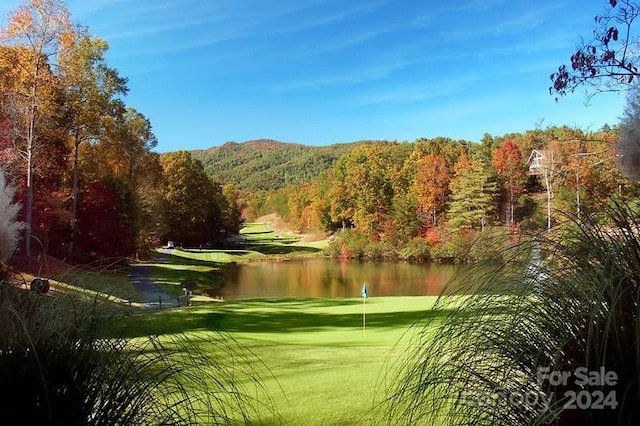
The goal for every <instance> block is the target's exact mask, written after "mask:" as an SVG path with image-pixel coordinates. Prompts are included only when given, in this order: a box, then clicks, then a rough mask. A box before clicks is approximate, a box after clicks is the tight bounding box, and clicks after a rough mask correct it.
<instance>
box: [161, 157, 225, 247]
mask: <svg viewBox="0 0 640 426" xmlns="http://www.w3.org/2000/svg"><path fill="white" fill-rule="evenodd" d="M160 163H161V164H162V168H163V171H164V180H165V185H164V198H165V200H166V205H167V211H168V218H169V231H168V233H167V235H166V237H167V238H168V239H171V240H173V241H176V242H179V243H182V244H186V245H199V244H204V243H206V242H210V241H213V240H215V239H217V238H219V237H220V236H221V234H223V233H224V232H225V231H226V230H227V229H228V228H229V224H227V223H224V218H225V216H228V214H227V210H226V209H227V208H228V204H227V203H226V200H225V199H224V196H223V194H222V188H221V186H220V185H219V184H217V183H215V182H213V181H212V180H211V179H210V178H209V177H208V176H207V174H206V173H205V171H204V167H203V166H202V163H201V162H200V161H198V160H195V159H194V158H193V157H192V156H191V154H190V153H189V152H187V151H178V152H172V153H168V154H165V155H163V156H162V157H161V158H160Z"/></svg>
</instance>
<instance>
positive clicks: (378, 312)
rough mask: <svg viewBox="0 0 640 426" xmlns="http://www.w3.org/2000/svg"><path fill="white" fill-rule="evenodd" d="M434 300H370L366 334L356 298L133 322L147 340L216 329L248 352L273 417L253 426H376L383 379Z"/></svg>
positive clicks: (260, 303)
mask: <svg viewBox="0 0 640 426" xmlns="http://www.w3.org/2000/svg"><path fill="white" fill-rule="evenodd" d="M435 299H436V298H435V297H382V298H369V299H367V302H366V329H364V328H363V312H364V309H365V306H364V304H363V299H361V298H350V299H292V298H285V299H250V300H243V301H237V302H225V303H207V304H202V305H196V306H193V307H191V308H188V309H183V310H167V311H160V312H155V313H149V314H145V315H144V316H142V317H138V318H137V319H136V323H137V327H140V328H141V329H142V328H144V329H145V330H147V332H149V333H150V334H170V333H175V332H185V333H187V335H188V334H189V333H190V332H193V333H202V332H207V330H214V329H215V330H222V331H225V332H228V333H230V335H231V336H232V337H233V338H235V339H236V340H237V341H238V342H239V343H240V344H241V345H242V346H243V347H244V348H245V349H246V350H249V351H251V352H253V353H254V354H255V355H256V356H257V357H258V358H259V360H260V362H262V363H263V364H264V365H263V366H261V367H260V368H261V369H262V370H263V371H265V373H266V374H263V375H262V377H261V378H262V380H263V381H264V384H265V386H266V387H267V389H268V391H269V392H270V394H271V397H272V398H273V403H274V405H275V410H276V412H277V414H276V415H274V413H272V412H270V411H268V410H266V409H265V410H264V412H262V413H261V415H260V417H259V418H258V419H256V420H257V423H258V424H287V425H327V424H335V425H338V424H341V425H345V424H347V425H351V424H362V425H365V424H377V423H379V416H380V413H379V412H377V411H376V410H375V408H376V403H379V402H380V400H381V398H382V397H384V395H385V391H386V389H385V387H384V386H385V375H386V374H387V373H389V372H390V370H391V369H392V368H393V367H394V366H395V365H394V362H393V361H394V360H395V359H398V357H399V356H401V355H402V354H405V353H406V352H407V345H408V344H409V340H410V336H411V333H412V329H411V325H412V324H413V323H414V322H415V321H418V320H420V319H421V318H423V317H424V316H425V315H426V314H428V312H429V311H430V308H431V306H432V305H433V303H434V302H435ZM254 362H255V361H254ZM386 379H388V378H386Z"/></svg>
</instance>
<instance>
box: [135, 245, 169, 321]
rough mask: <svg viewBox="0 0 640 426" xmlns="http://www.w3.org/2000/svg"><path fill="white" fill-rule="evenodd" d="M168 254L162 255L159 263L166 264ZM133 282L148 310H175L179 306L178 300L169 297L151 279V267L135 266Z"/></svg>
mask: <svg viewBox="0 0 640 426" xmlns="http://www.w3.org/2000/svg"><path fill="white" fill-rule="evenodd" d="M167 257H168V256H167V254H165V253H163V254H161V255H160V259H159V261H158V263H164V262H165V261H166V259H167ZM131 282H132V283H133V285H134V286H135V287H136V289H137V290H138V291H139V292H140V293H142V295H143V297H144V307H145V308H148V309H154V308H155V309H157V308H174V307H176V306H178V299H177V298H175V297H173V296H169V295H168V294H167V293H165V292H164V291H163V290H162V289H161V288H160V287H158V286H157V285H156V284H155V283H154V282H153V280H152V279H151V267H150V266H148V265H134V266H133V268H132V269H131Z"/></svg>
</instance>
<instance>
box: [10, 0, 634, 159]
mask: <svg viewBox="0 0 640 426" xmlns="http://www.w3.org/2000/svg"><path fill="white" fill-rule="evenodd" d="M607 4H608V1H605V0H602V1H598V0H596V1H585V0H567V1H562V0H539V1H538V0H525V1H520V0H452V1H440V0H439V1H432V0H366V1H365V0H362V1H357V0H224V1H223V0H68V1H67V5H68V7H69V9H70V11H71V14H72V17H73V19H74V20H76V21H79V22H80V23H81V24H84V25H87V26H89V27H90V30H91V33H92V34H93V35H96V36H99V37H101V38H103V39H105V40H107V41H108V42H109V45H110V50H109V53H108V55H107V60H108V63H109V65H111V66H112V67H115V68H117V69H118V70H119V71H120V73H121V74H122V75H123V76H126V77H128V78H129V88H130V93H129V95H128V96H127V103H128V104H129V105H131V106H133V107H135V108H137V109H138V110H139V111H141V112H142V113H143V114H145V115H146V116H147V117H148V118H149V119H150V120H151V122H152V124H153V129H154V132H155V134H156V136H157V138H158V142H159V143H158V148H157V151H159V152H166V151H174V150H178V149H198V148H208V147H211V146H216V145H220V144H222V143H224V142H226V141H230V140H234V141H237V142H242V141H246V140H250V139H258V138H270V139H277V140H281V141H285V142H298V143H303V144H308V145H327V144H332V143H337V142H350V141H355V140H361V139H390V140H395V139H397V140H408V141H414V140H415V139H416V138H419V137H436V136H447V137H451V138H455V139H467V140H471V141H479V140H480V139H481V138H482V135H483V134H484V133H490V134H492V135H503V134H505V133H508V132H522V131H526V130H528V129H533V128H535V126H536V124H537V123H542V127H546V126H548V125H569V126H575V127H580V128H583V129H592V130H597V129H598V128H600V127H601V126H602V125H603V124H604V123H609V124H614V123H616V122H618V119H619V117H620V116H621V115H622V111H623V108H624V105H625V99H624V96H623V95H610V94H607V95H599V96H596V97H595V98H594V99H592V101H591V104H590V105H589V106H585V105H584V102H585V97H584V96H583V95H582V94H580V93H576V94H574V95H570V96H568V97H566V98H563V99H561V100H560V101H559V102H558V103H556V102H555V101H554V97H552V96H550V95H549V92H548V87H549V85H550V80H549V75H550V74H551V73H552V72H553V71H554V70H555V69H557V67H558V66H559V65H561V64H563V63H566V62H567V61H568V58H569V56H570V55H571V53H572V52H573V50H574V48H575V46H576V44H577V43H578V41H579V36H580V35H584V36H585V37H587V36H588V35H589V34H590V32H591V30H592V26H593V22H594V20H593V18H594V16H595V15H596V14H597V13H599V12H601V11H602V10H603V9H604V7H605V6H606V5H607ZM17 5H18V1H9V0H0V13H2V15H3V16H6V12H7V11H8V10H12V9H15V7H16V6H17Z"/></svg>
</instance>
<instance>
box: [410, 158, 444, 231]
mask: <svg viewBox="0 0 640 426" xmlns="http://www.w3.org/2000/svg"><path fill="white" fill-rule="evenodd" d="M450 180H451V172H450V171H449V166H448V165H447V162H446V160H445V158H444V157H443V156H442V155H435V154H428V155H425V156H424V157H423V158H421V159H420V160H419V161H418V165H417V170H416V175H415V178H414V181H413V185H412V191H413V192H414V193H415V194H416V197H417V202H418V213H419V214H420V215H421V216H422V217H424V218H425V219H426V220H427V221H428V223H429V224H430V225H431V226H434V227H435V226H437V225H438V216H440V215H443V214H444V212H445V211H446V207H447V201H448V198H449V181H450Z"/></svg>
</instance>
